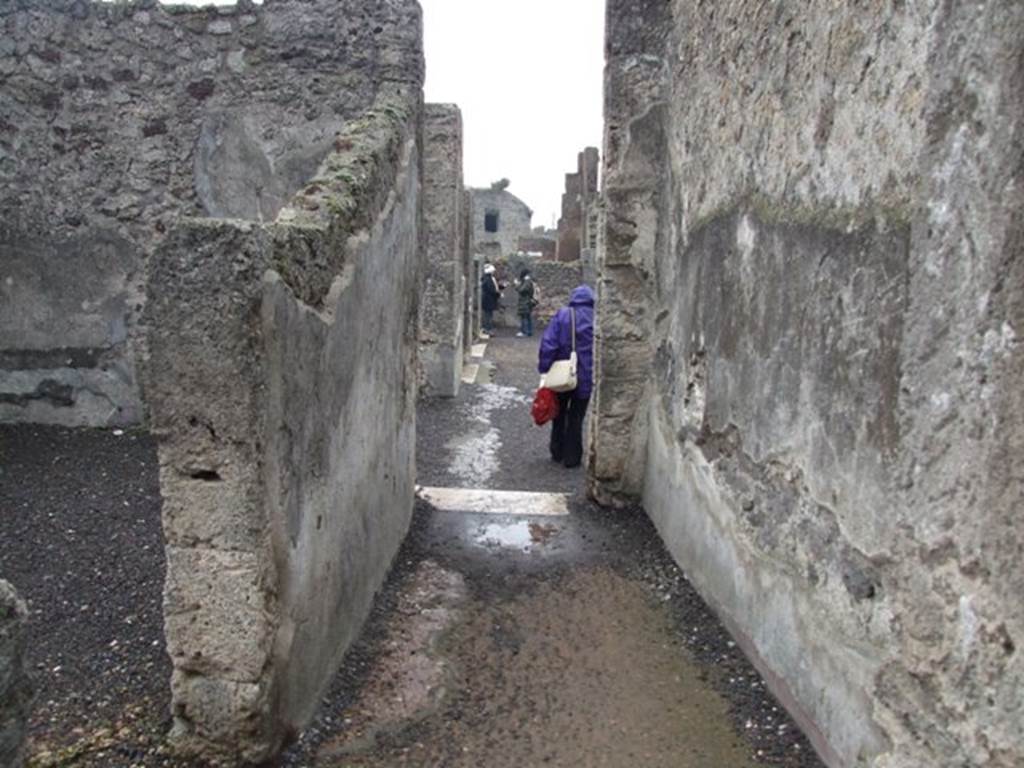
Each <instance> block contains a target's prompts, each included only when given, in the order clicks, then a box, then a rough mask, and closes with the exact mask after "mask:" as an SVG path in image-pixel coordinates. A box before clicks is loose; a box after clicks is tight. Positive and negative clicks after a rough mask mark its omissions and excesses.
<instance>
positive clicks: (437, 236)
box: [419, 104, 470, 397]
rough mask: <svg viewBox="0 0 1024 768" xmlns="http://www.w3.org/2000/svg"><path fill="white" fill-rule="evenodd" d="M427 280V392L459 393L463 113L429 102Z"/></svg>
mask: <svg viewBox="0 0 1024 768" xmlns="http://www.w3.org/2000/svg"><path fill="white" fill-rule="evenodd" d="M423 132H424V139H423V142H424V149H423V151H424V159H423V185H424V187H423V226H424V231H423V243H424V254H423V265H422V269H423V272H424V274H423V277H422V291H421V294H420V319H419V329H420V330H419V334H420V351H419V363H420V368H421V370H422V373H421V375H422V377H423V392H424V394H428V395H440V396H444V397H453V396H455V395H456V394H458V391H459V382H460V380H461V376H462V358H463V350H464V342H463V334H464V333H466V331H465V326H464V323H465V303H466V288H467V283H468V281H469V279H470V275H469V274H468V272H469V258H468V257H469V254H468V252H467V250H466V249H465V238H464V236H463V231H464V228H465V226H466V225H465V221H464V220H465V218H466V211H465V209H464V207H463V206H464V200H465V195H464V191H463V186H462V113H461V112H460V111H459V108H458V107H456V106H455V105H454V104H428V105H427V107H426V113H425V115H424V129H423Z"/></svg>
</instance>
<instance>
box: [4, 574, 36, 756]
mask: <svg viewBox="0 0 1024 768" xmlns="http://www.w3.org/2000/svg"><path fill="white" fill-rule="evenodd" d="M27 623H28V610H27V609H26V608H25V603H23V602H22V601H21V600H20V599H19V598H18V595H17V593H16V592H15V591H14V588H13V587H12V586H11V585H10V584H8V583H7V582H6V581H3V580H0V766H4V768H17V767H18V766H20V765H21V764H22V760H23V758H24V755H23V746H24V744H25V735H26V733H27V729H28V717H29V708H30V707H31V705H32V683H31V681H30V680H29V678H28V674H27V672H26V669H25V646H26V644H27V643H28V632H27V627H26V624H27Z"/></svg>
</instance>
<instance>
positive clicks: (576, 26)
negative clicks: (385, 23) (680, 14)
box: [177, 0, 604, 226]
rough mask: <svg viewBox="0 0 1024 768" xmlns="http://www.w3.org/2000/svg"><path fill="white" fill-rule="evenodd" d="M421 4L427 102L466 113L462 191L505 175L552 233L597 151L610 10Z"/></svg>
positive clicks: (543, 3) (521, 0)
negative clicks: (571, 180)
mask: <svg viewBox="0 0 1024 768" xmlns="http://www.w3.org/2000/svg"><path fill="white" fill-rule="evenodd" d="M177 2H182V0H177ZM184 2H186V3H188V4H191V5H207V4H210V2H209V0H184ZM233 2H234V0H214V2H213V4H216V5H231V4H233ZM420 3H421V5H422V6H423V26H424V36H425V38H426V39H425V46H426V57H427V83H426V98H427V101H433V102H454V103H455V104H458V105H459V106H460V107H461V108H462V119H463V124H464V128H465V136H466V146H465V173H466V184H467V185H469V186H475V187H485V186H488V185H489V184H490V183H491V182H492V181H496V180H498V179H500V178H503V177H508V178H509V179H510V180H511V182H512V185H511V187H509V191H510V192H512V193H513V194H515V195H517V196H519V197H520V198H522V199H523V201H524V202H525V203H526V204H527V205H529V206H530V207H531V208H532V209H533V212H534V214H533V224H534V226H537V225H540V224H543V225H544V226H551V225H552V217H555V218H557V216H558V215H559V212H560V209H561V195H562V189H563V186H564V176H565V174H566V173H567V172H571V171H574V170H575V169H576V155H577V153H578V152H579V151H580V150H582V149H583V148H584V147H586V146H594V147H598V148H600V147H601V133H602V95H601V94H602V82H603V80H602V72H603V68H604V2H602V0H420Z"/></svg>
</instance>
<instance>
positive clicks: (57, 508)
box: [0, 337, 821, 768]
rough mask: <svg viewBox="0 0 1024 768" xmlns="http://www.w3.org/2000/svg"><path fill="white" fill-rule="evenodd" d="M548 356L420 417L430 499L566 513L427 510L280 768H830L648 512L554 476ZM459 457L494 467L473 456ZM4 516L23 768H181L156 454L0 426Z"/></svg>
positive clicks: (125, 441) (559, 473) (526, 358)
mask: <svg viewBox="0 0 1024 768" xmlns="http://www.w3.org/2000/svg"><path fill="white" fill-rule="evenodd" d="M536 346H537V340H536V339H532V340H518V339H513V338H507V337H498V338H495V339H492V340H491V342H490V345H489V347H488V352H487V356H488V358H489V360H490V364H491V366H492V371H491V374H492V375H491V380H492V382H493V383H492V384H490V385H474V386H467V387H465V388H464V390H463V391H462V393H461V394H460V395H459V397H458V398H455V399H453V400H448V401H431V402H424V403H423V404H422V405H421V408H420V414H419V416H420V420H419V427H418V433H419V438H418V457H419V468H420V478H419V482H420V483H421V484H424V485H450V486H460V485H462V486H465V485H472V483H470V482H468V481H472V480H478V479H480V478H481V477H482V478H483V479H484V480H485V482H484V483H481V485H483V486H484V487H489V488H497V489H506V490H533V491H555V492H562V493H567V494H569V495H570V497H571V502H570V507H571V512H572V514H571V515H570V516H569V517H566V518H558V519H543V520H542V519H537V520H532V519H524V518H505V517H503V516H493V515H492V516H487V515H469V514H459V513H450V512H439V511H437V510H434V509H433V508H431V507H430V506H429V505H428V504H426V503H425V502H423V501H422V500H420V501H417V504H416V513H415V515H414V520H413V525H412V528H411V531H410V535H409V537H408V539H407V541H406V542H405V544H404V545H403V548H402V550H401V552H400V553H399V555H398V557H397V559H396V562H395V566H394V568H393V570H392V573H391V575H390V577H389V579H388V582H387V584H386V586H385V588H384V589H383V590H382V592H381V594H380V595H379V596H378V599H377V601H376V603H375V605H374V609H373V613H372V615H371V617H370V619H369V621H368V623H367V625H366V627H365V629H364V631H363V633H362V636H361V637H360V639H359V641H358V642H357V643H356V645H355V646H354V647H353V648H352V649H351V651H350V652H349V654H348V655H347V657H346V660H345V662H344V665H343V667H342V669H341V670H340V671H339V672H338V674H337V675H336V676H335V677H334V679H333V680H332V682H331V684H330V686H329V688H328V690H327V692H326V694H325V696H324V699H323V702H322V705H321V707H320V709H319V711H318V714H317V715H316V718H315V720H314V722H313V723H312V724H311V726H310V727H309V728H308V729H307V730H306V731H305V732H304V733H303V734H302V735H301V737H300V738H299V740H298V741H297V742H296V743H295V744H293V745H292V746H291V747H290V748H289V749H288V750H286V751H285V753H284V754H282V755H281V757H280V758H278V759H277V760H275V761H274V762H273V765H276V766H280V767H281V768H285V767H290V768H294V767H296V766H313V765H317V766H336V767H337V768H341V766H346V767H347V768H353V767H354V766H393V765H402V764H404V765H421V766H428V765H429V766H453V767H454V766H466V767H467V768H468V766H488V767H490V768H504V766H509V767H510V768H511V766H513V765H516V766H519V765H523V766H529V765H584V764H586V765H606V766H630V767H632V766H634V765H636V766H645V765H646V766H659V765H665V766H668V765H672V766H674V768H685V767H687V766H693V768H743V766H747V765H763V764H766V765H778V766H789V767H791V768H818V767H819V766H820V765H821V763H820V762H819V761H818V760H817V758H816V756H815V755H814V754H813V752H812V751H811V749H810V747H809V745H808V743H807V741H806V740H805V739H804V737H803V736H802V735H801V734H800V732H799V731H798V730H797V729H796V727H795V726H794V725H793V724H792V722H790V721H789V720H788V718H787V717H786V715H785V713H784V712H783V711H782V708H781V707H780V706H779V705H778V703H777V702H776V701H775V700H774V699H773V698H772V696H771V695H770V694H769V693H768V692H767V690H766V689H765V686H764V683H763V681H762V680H761V679H760V677H759V676H758V675H757V673H756V672H755V670H754V669H753V668H752V667H751V665H750V664H749V663H748V662H747V661H746V659H745V658H744V657H743V655H742V654H741V653H740V652H739V650H738V649H737V648H736V646H735V644H734V643H733V642H732V640H731V638H730V637H729V635H728V633H726V632H725V630H724V629H723V628H722V627H721V625H720V624H719V623H718V622H717V620H716V619H715V618H714V616H713V615H712V614H711V613H710V612H709V611H708V609H707V607H706V606H705V605H704V603H703V602H702V601H701V600H700V598H699V596H698V595H697V594H696V592H695V591H694V590H693V588H692V587H691V585H690V583H689V581H688V579H687V578H686V575H685V574H683V573H682V572H681V571H680V570H679V569H678V568H677V567H676V566H675V564H674V563H673V562H672V561H671V559H670V558H669V556H668V555H667V554H666V552H665V550H664V548H663V547H662V546H661V543H660V541H659V540H658V537H657V534H656V532H655V531H654V529H653V527H652V526H651V524H650V522H649V521H648V519H647V518H646V516H645V515H644V514H643V511H642V510H640V509H632V510H624V511H610V510H603V509H600V508H598V507H596V506H595V505H593V504H591V503H590V502H588V501H587V500H586V499H585V498H584V495H583V480H584V475H583V472H582V471H581V470H566V469H565V468H563V467H561V466H559V465H556V464H554V463H553V462H551V461H550V460H548V458H547V449H546V443H547V429H540V428H537V427H535V426H534V425H533V424H532V422H531V421H530V418H529V405H528V403H529V398H530V396H531V395H532V391H533V387H534V386H535V385H536V378H537V377H536V375H535V374H534V373H533V371H534V365H535V357H536ZM467 449H472V450H475V451H479V452H480V454H481V455H483V456H484V457H485V458H486V459H487V460H486V461H484V462H482V463H473V462H469V463H466V462H465V461H462V462H461V463H460V457H461V459H465V458H466V457H467V456H470V457H472V456H473V453H472V451H470V450H467ZM0 509H3V510H4V513H3V515H2V516H0V540H2V541H3V542H4V546H3V548H2V550H0V575H2V576H3V577H4V578H7V579H9V580H10V581H12V582H13V583H14V584H15V586H16V587H17V588H18V589H19V590H20V591H21V593H22V595H23V596H25V597H26V598H27V599H28V600H29V603H30V607H31V610H32V632H33V637H32V646H31V647H32V650H31V663H32V665H33V666H34V668H35V670H36V679H37V685H38V687H39V691H40V693H39V699H38V705H37V708H36V711H35V715H34V717H33V721H32V724H31V735H32V740H33V745H32V753H34V755H35V757H34V761H33V763H32V764H33V765H39V766H42V765H67V766H71V765H75V766H90V767H92V766H111V767H113V768H118V767H120V766H183V765H186V763H183V762H182V761H179V760H175V759H174V758H171V757H169V756H167V755H166V754H165V753H164V752H163V748H162V747H161V746H160V741H161V737H162V735H163V734H164V733H165V732H166V728H167V727H168V725H169V723H168V717H167V710H168V692H167V684H166V683H167V680H168V678H169V674H170V666H169V662H168V659H167V657H166V653H165V650H164V646H163V639H162V631H161V630H162V626H161V611H160V600H161V588H162V581H163V550H162V542H161V534H160V520H159V516H160V499H159V493H158V485H157V476H156V455H155V449H154V445H153V442H152V440H151V439H150V438H149V437H148V436H146V435H145V434H141V433H131V432H128V433H125V434H121V435H115V434H113V433H112V432H109V431H98V430H63V429H57V428H42V427H20V426H14V427H0ZM519 529H522V530H523V531H525V532H527V536H526V538H525V539H518V540H517V539H514V538H513V539H511V540H510V541H512V542H513V543H511V544H510V543H509V541H503V536H504V533H502V532H503V531H504V532H505V533H509V532H511V533H516V532H517V531H519ZM495 532H496V533H495ZM524 541H525V542H526V543H525V544H524V543H523V542H524Z"/></svg>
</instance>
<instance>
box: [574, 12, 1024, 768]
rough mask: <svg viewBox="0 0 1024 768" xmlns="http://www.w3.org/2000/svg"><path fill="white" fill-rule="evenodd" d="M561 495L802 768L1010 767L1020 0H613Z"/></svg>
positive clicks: (1016, 754) (1015, 589) (1015, 749)
mask: <svg viewBox="0 0 1024 768" xmlns="http://www.w3.org/2000/svg"><path fill="white" fill-rule="evenodd" d="M608 35H609V37H608V45H607V50H608V53H609V61H608V69H607V80H606V99H607V103H606V115H607V119H608V124H607V131H606V141H607V144H606V148H605V154H606V157H605V172H606V176H605V189H604V191H605V198H606V204H607V210H606V217H607V218H606V224H605V227H604V229H605V231H604V244H603V246H602V249H601V250H602V253H601V282H600V290H599V299H598V312H599V318H598V342H597V343H598V358H599V367H598V373H597V381H598V386H597V391H596V393H595V402H594V407H593V410H594V416H595V420H594V423H593V425H592V426H593V428H594V432H595V441H594V444H593V447H592V449H591V450H592V456H591V480H590V482H591V491H592V493H594V494H595V495H596V496H598V497H599V498H602V499H604V500H606V501H610V502H615V501H616V500H618V499H621V498H623V497H636V496H640V497H642V498H643V501H644V504H645V507H646V508H647V510H648V512H649V514H650V515H651V517H652V519H653V520H654V521H655V523H656V525H657V526H658V528H659V530H660V531H661V533H662V535H663V537H664V539H665V541H666V543H667V544H668V546H669V548H670V550H671V551H672V553H673V555H674V556H675V557H676V559H677V560H678V561H679V562H680V563H681V564H682V566H683V567H684V568H685V569H686V571H687V573H688V575H689V576H690V578H691V579H692V580H693V582H694V583H695V584H696V585H697V586H698V588H699V589H700V590H701V592H702V594H703V595H704V596H705V597H706V598H707V599H708V601H709V602H710V603H711V604H712V605H713V606H714V607H715V609H716V610H717V611H718V613H719V614H720V615H721V617H722V618H723V620H724V621H725V622H726V623H727V624H728V625H729V626H730V627H731V629H732V630H733V632H734V634H735V635H736V637H737V639H738V640H739V641H740V642H741V643H742V644H743V645H744V647H745V649H746V651H747V652H748V654H749V655H750V656H751V657H752V658H753V659H754V660H755V662H756V663H757V664H758V665H759V666H760V667H761V668H762V669H763V670H764V671H765V673H766V676H767V678H768V679H769V680H770V681H771V684H772V686H773V688H774V689H775V691H776V692H777V693H778V695H779V696H780V697H781V698H782V700H783V701H784V702H785V703H786V704H787V706H788V707H789V708H790V709H791V711H793V713H794V714H795V715H796V716H797V718H798V720H799V721H800V722H801V724H802V725H803V727H804V728H805V729H806V730H807V732H808V734H809V735H810V736H811V738H812V740H813V741H814V743H815V745H816V747H817V748H818V749H819V751H820V752H821V754H822V756H823V757H824V758H825V759H826V761H827V762H828V763H829V764H830V765H834V766H854V765H857V766H861V765H863V766H876V767H877V768H883V767H884V768H917V767H919V766H923V765H957V766H999V767H1000V768H1003V767H1005V768H1009V766H1015V765H1019V764H1021V762H1022V761H1024V751H1022V746H1021V745H1022V744H1024V730H1022V728H1024V726H1022V721H1021V719H1020V718H1019V717H1018V716H1017V714H1015V710H1016V709H1017V708H1018V705H1017V702H1018V701H1019V689H1020V685H1021V683H1022V682H1024V667H1022V661H1021V656H1020V652H1019V650H1018V648H1019V645H1020V642H1021V638H1022V637H1024V612H1022V610H1021V606H1020V602H1019V599H1016V598H1015V597H1014V596H1015V595H1019V594H1020V592H1021V590H1022V589H1024V566H1022V565H1021V563H1022V560H1021V558H1020V549H1021V543H1022V536H1021V532H1020V529H1019V526H1016V525H1015V524H1014V523H1013V522H1012V520H1013V519H1014V516H1015V512H1014V510H1016V509H1019V507H1020V505H1021V503H1022V501H1024V498H1022V494H1024V490H1022V489H1024V483H1022V482H1021V470H1020V467H1019V462H1014V461H1013V459H1011V458H1010V457H1011V456H1014V455H1019V451H1020V450H1021V447H1022V444H1024V416H1022V413H1024V410H1022V405H1024V402H1022V400H1024V387H1021V381H1022V380H1024V378H1022V373H1024V352H1022V350H1021V346H1020V343H1019V341H1018V334H1019V333H1020V329H1021V327H1022V323H1024V272H1022V270H1024V254H1022V247H1024V240H1022V235H1021V233H1022V229H1021V226H1020V217H1019V215H1018V214H1017V213H1016V212H1017V211H1019V209H1020V207H1021V202H1022V199H1021V198H1022V195H1024V192H1022V186H1021V182H1022V178H1021V174H1022V168H1024V164H1022V159H1024V158H1022V150H1021V146H1022V143H1021V136H1020V131H1021V128H1020V126H1021V125H1022V122H1021V117H1022V114H1021V113H1022V112H1024V99H1021V97H1020V83H1021V82H1024V79H1022V77H1024V70H1022V66H1024V65H1022V62H1024V57H1022V56H1021V40H1024V7H1021V6H1019V5H1018V4H1008V3H1000V2H985V3H981V4H974V5H971V6H969V7H968V6H963V4H956V3H939V2H929V3H921V4H915V5H907V4H890V3H883V2H878V3H869V4H868V5H867V6H865V5H863V4H854V3H848V2H836V3H831V4H828V7H827V8H826V7H824V6H822V7H818V6H813V7H811V6H808V5H807V4H804V3H796V2H783V3H775V4H764V3H759V2H752V1H750V0H730V2H723V3H714V4H708V3H699V2H695V1H694V0H674V1H673V2H664V0H639V1H637V0H612V1H611V2H610V3H609V15H608Z"/></svg>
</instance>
